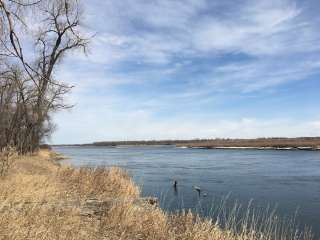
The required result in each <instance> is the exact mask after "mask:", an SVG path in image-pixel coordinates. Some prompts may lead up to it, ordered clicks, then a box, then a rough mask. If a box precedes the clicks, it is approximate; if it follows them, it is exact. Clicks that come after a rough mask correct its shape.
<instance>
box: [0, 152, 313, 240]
mask: <svg viewBox="0 0 320 240" xmlns="http://www.w3.org/2000/svg"><path fill="white" fill-rule="evenodd" d="M61 158H62V157H61V156H60V155H57V154H55V153H53V152H50V151H40V152H39V153H37V154H35V155H33V156H24V157H17V158H15V159H14V162H13V164H12V166H11V168H10V171H9V173H8V175H7V176H5V177H2V178H1V180H0V239H93V240H96V239H125V240H126V239H128V240H129V239H172V240H173V239H181V240H182V239H194V240H196V239H200V240H201V239H203V240H204V239H217V240H218V239H219V240H220V239H221V240H222V239H224V240H233V239H234V240H237V239H239V240H240V239H241V240H244V239H248V240H256V239H259V240H264V239H266V240H267V239H268V240H269V239H275V238H277V239H283V240H285V239H303V240H304V239H311V236H310V233H309V232H305V233H301V234H299V233H298V232H295V229H294V228H293V227H292V226H290V225H287V226H283V225H282V224H281V222H279V220H278V218H277V217H276V216H268V217H265V216H262V217H263V218H264V220H262V219H260V220H259V218H257V216H254V218H255V219H252V218H250V216H248V217H247V219H243V220H242V221H238V220H236V219H233V217H234V216H233V215H230V217H229V218H228V221H226V222H227V224H225V225H224V226H221V221H220V222H219V221H212V220H211V219H201V218H199V217H198V216H196V215H195V214H192V213H191V212H180V213H176V214H168V213H166V212H164V211H162V210H161V209H160V208H159V207H158V206H157V204H156V201H154V199H144V198H141V197H140V189H139V187H137V186H136V185H135V184H134V183H133V182H132V180H131V178H130V177H129V176H128V174H127V173H126V172H125V171H124V170H121V169H118V168H109V169H102V168H98V169H89V168H73V167H70V166H67V165H65V164H61V163H60V162H59V161H58V160H60V159H61ZM236 230H237V231H236ZM280 235H281V238H280V237H279V236H280ZM275 236H277V237H275Z"/></svg>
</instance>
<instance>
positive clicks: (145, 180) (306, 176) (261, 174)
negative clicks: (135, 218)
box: [54, 146, 320, 236]
mask: <svg viewBox="0 0 320 240" xmlns="http://www.w3.org/2000/svg"><path fill="white" fill-rule="evenodd" d="M54 150H55V151H57V152H59V153H62V154H64V155H66V156H67V157H70V159H69V160H67V162H69V163H71V164H73V165H75V166H119V167H122V168H125V169H127V170H128V172H129V173H130V175H131V176H132V177H133V179H134V180H135V182H136V183H137V184H139V185H140V186H141V188H142V194H143V195H144V196H155V197H158V198H159V199H160V203H161V207H162V208H164V209H166V210H168V211H172V210H177V209H181V208H190V209H196V210H198V211H201V213H202V214H204V215H208V214H209V210H208V209H211V206H212V205H213V202H214V201H217V199H221V198H225V197H226V196H228V199H229V200H228V201H230V202H233V201H238V202H239V203H241V204H243V205H246V204H247V203H248V202H250V201H253V204H254V205H255V206H257V207H267V206H271V207H274V208H277V212H278V213H279V215H281V216H292V215H293V214H294V213H295V212H297V213H298V215H297V220H298V222H299V223H300V224H301V225H308V226H311V227H312V228H313V232H314V233H315V234H316V235H317V236H320V151H299V150H291V151H289V150H288V151H280V150H253V149H183V148H176V147H173V146H152V147H150V146H147V147H142V146H139V147H126V146H123V147H120V146H119V147H91V146H90V147H55V148H54ZM174 180H176V181H177V183H178V184H177V189H174V187H173V182H174ZM194 186H197V187H199V188H201V194H200V196H199V194H198V192H197V191H195V189H194Z"/></svg>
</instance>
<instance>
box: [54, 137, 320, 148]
mask: <svg viewBox="0 0 320 240" xmlns="http://www.w3.org/2000/svg"><path fill="white" fill-rule="evenodd" d="M165 145H168V146H176V147H178V148H198V149H257V150H309V151H312V150H313V151H314V150H320V137H300V138H257V139H193V140H143V141H105V142H94V143H89V144H59V145H51V146H79V147H81V146H84V147H85V146H88V147H90V146H95V147H120V146H165Z"/></svg>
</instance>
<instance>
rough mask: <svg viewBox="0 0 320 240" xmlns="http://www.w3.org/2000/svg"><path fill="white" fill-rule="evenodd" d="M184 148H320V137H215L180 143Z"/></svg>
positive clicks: (178, 145)
mask: <svg viewBox="0 0 320 240" xmlns="http://www.w3.org/2000/svg"><path fill="white" fill-rule="evenodd" d="M176 146H177V147H182V148H203V149H257V150H309V151H310V150H311V151H312V150H320V138H258V139H214V140H198V141H191V142H188V143H178V144H176Z"/></svg>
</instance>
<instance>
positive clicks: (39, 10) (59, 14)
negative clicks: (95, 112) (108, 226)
mask: <svg viewBox="0 0 320 240" xmlns="http://www.w3.org/2000/svg"><path fill="white" fill-rule="evenodd" d="M31 12H33V14H36V15H35V16H34V18H36V19H37V20H38V21H39V23H40V24H38V27H36V28H35V27H30V26H29V24H28V22H29V21H28V19H27V17H26V19H25V18H24V16H28V14H29V15H30V13H31ZM80 19H81V10H80V4H79V2H78V1H77V0H40V1H33V2H31V1H26V2H23V1H12V0H0V27H1V28H0V31H1V33H2V34H1V37H0V61H1V62H0V86H1V90H0V94H2V95H1V96H2V97H1V104H0V114H1V116H4V114H7V116H9V117H8V119H6V120H5V118H3V120H1V121H0V124H1V125H0V136H1V135H5V138H4V139H5V143H1V142H0V147H1V146H6V145H8V144H9V145H13V146H15V147H16V148H17V149H19V151H20V152H22V153H23V152H27V151H34V150H35V149H37V148H38V147H39V144H40V143H41V140H42V139H43V138H44V137H45V136H48V135H49V134H50V132H51V131H52V126H53V124H52V123H51V121H50V115H51V113H52V112H55V111H57V110H59V109H63V108H68V107H70V106H69V105H66V104H64V101H63V100H64V96H65V95H66V94H67V93H68V92H69V91H70V90H71V88H72V86H70V85H68V84H66V83H64V82H62V81H58V80H57V79H56V78H55V74H54V73H55V69H56V68H57V66H58V64H59V63H60V62H61V60H62V59H63V58H64V57H65V55H66V54H67V53H68V52H70V51H73V50H79V49H81V50H83V51H85V50H86V46H87V45H88V39H87V38H85V37H83V33H82V32H81V27H80ZM22 34H24V36H25V35H27V36H28V41H29V42H31V43H32V44H31V45H32V46H34V49H33V52H32V54H30V53H28V54H26V53H25V52H26V51H25V47H24V41H22V40H21V39H22V37H21V36H22ZM2 102H3V103H2ZM5 112H6V113H5Z"/></svg>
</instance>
